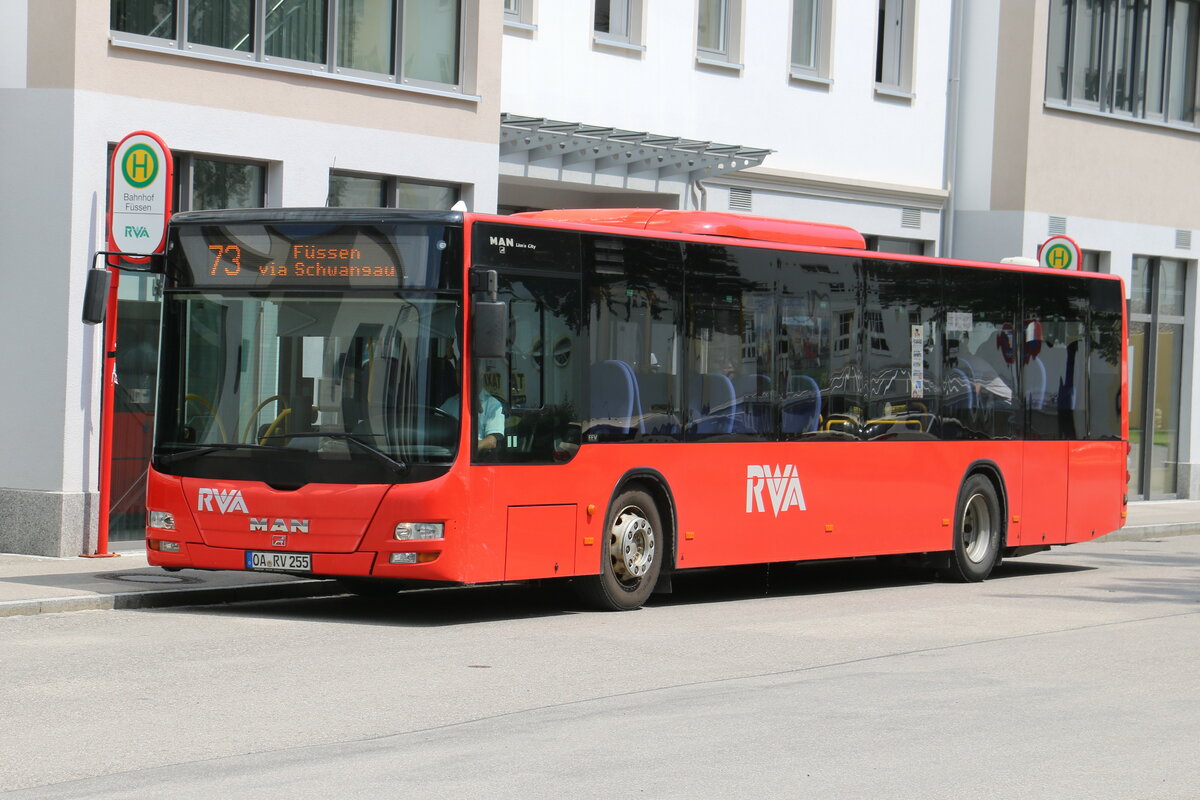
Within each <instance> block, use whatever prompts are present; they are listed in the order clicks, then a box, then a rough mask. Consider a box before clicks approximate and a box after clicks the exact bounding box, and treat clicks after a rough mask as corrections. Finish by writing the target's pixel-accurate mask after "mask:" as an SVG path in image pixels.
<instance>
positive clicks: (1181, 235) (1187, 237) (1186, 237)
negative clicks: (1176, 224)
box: [1175, 231, 1192, 250]
mask: <svg viewBox="0 0 1200 800" xmlns="http://www.w3.org/2000/svg"><path fill="white" fill-rule="evenodd" d="M1175 249H1176V250H1191V249H1192V232H1191V231H1175Z"/></svg>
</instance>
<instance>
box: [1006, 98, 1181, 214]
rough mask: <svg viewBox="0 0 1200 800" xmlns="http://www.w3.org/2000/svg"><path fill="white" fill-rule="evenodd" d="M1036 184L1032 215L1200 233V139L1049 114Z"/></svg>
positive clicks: (1036, 153) (1033, 152)
mask: <svg viewBox="0 0 1200 800" xmlns="http://www.w3.org/2000/svg"><path fill="white" fill-rule="evenodd" d="M1028 180H1029V186H1028V206H1027V207H1028V210H1030V211H1045V212H1047V213H1052V214H1060V215H1065V216H1079V217H1091V218H1093V219H1110V220H1120V221H1123V222H1138V223H1143V224H1146V225H1163V226H1167V227H1172V228H1187V229H1189V230H1191V229H1196V228H1197V227H1200V191H1197V188H1196V187H1198V186H1200V134H1196V133H1187V132H1176V131H1171V130H1167V129H1165V128H1159V127H1155V126H1151V125H1144V124H1138V123H1133V122H1122V121H1119V120H1107V119H1102V118H1099V117H1094V116H1085V115H1082V114H1072V113H1070V112H1062V111H1054V110H1046V111H1043V112H1042V113H1041V114H1040V115H1039V116H1037V117H1036V118H1035V119H1034V121H1033V125H1032V126H1031V136H1030V159H1029V179H1028Z"/></svg>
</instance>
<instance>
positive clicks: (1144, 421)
mask: <svg viewBox="0 0 1200 800" xmlns="http://www.w3.org/2000/svg"><path fill="white" fill-rule="evenodd" d="M1186 276H1187V273H1186V265H1185V263H1184V262H1182V261H1177V260H1175V259H1169V258H1145V257H1141V256H1139V257H1137V258H1135V259H1134V263H1133V289H1132V290H1133V296H1132V298H1131V299H1130V309H1129V312H1130V313H1129V380H1130V395H1131V397H1130V409H1129V441H1130V444H1131V446H1132V451H1131V454H1130V459H1129V461H1130V470H1129V471H1130V475H1131V478H1130V482H1129V494H1130V499H1134V500H1165V499H1171V498H1174V497H1176V495H1177V492H1178V480H1179V422H1180V390H1181V387H1182V375H1183V349H1184V348H1183V343H1184V333H1185V331H1184V326H1185V318H1184V308H1185V302H1186V297H1187V294H1186V292H1185V288H1186V286H1185V284H1186Z"/></svg>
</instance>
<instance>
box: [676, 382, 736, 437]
mask: <svg viewBox="0 0 1200 800" xmlns="http://www.w3.org/2000/svg"><path fill="white" fill-rule="evenodd" d="M688 390H689V391H688V426H689V428H690V429H691V430H692V431H694V432H695V433H732V432H733V421H734V418H735V417H736V416H737V394H736V393H735V392H734V389H733V381H731V380H729V378H728V377H727V376H725V375H722V374H721V373H719V372H705V373H702V374H700V375H693V376H692V379H691V380H690V381H689V382H688Z"/></svg>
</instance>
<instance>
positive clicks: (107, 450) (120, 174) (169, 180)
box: [83, 131, 175, 558]
mask: <svg viewBox="0 0 1200 800" xmlns="http://www.w3.org/2000/svg"><path fill="white" fill-rule="evenodd" d="M174 172H175V170H174V161H173V159H172V157H171V150H170V149H169V148H168V147H167V145H166V143H165V142H163V140H162V139H160V138H159V137H158V136H157V135H156V134H153V133H150V132H149V131H136V132H134V133H131V134H129V135H128V136H126V137H125V138H124V139H122V140H121V141H120V142H119V143H118V144H117V147H116V149H115V150H114V151H113V155H112V161H111V162H109V167H108V215H107V234H108V235H107V238H108V247H107V254H106V256H105V266H106V267H107V269H108V271H109V273H110V275H111V280H110V281H109V287H108V301H107V304H106V306H107V307H106V311H105V319H104V362H103V363H104V366H103V369H102V370H101V380H102V384H101V399H100V470H99V473H100V477H99V487H98V488H99V493H100V497H99V505H100V514H99V519H98V521H97V526H96V552H95V553H84V554H83V555H84V556H85V557H88V558H111V557H112V556H115V555H117V553H110V552H108V533H109V515H110V513H111V509H110V508H109V504H110V503H111V502H112V499H111V498H112V450H113V448H112V436H113V408H114V405H115V403H114V394H115V390H116V383H117V288H118V286H119V285H120V270H121V269H122V268H126V269H128V268H129V267H125V265H126V264H133V265H143V264H148V263H149V261H150V258H151V255H154V254H161V253H163V252H164V249H165V247H166V240H167V222H168V220H170V218H171V193H172V189H173V183H174ZM135 268H136V267H135Z"/></svg>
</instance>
